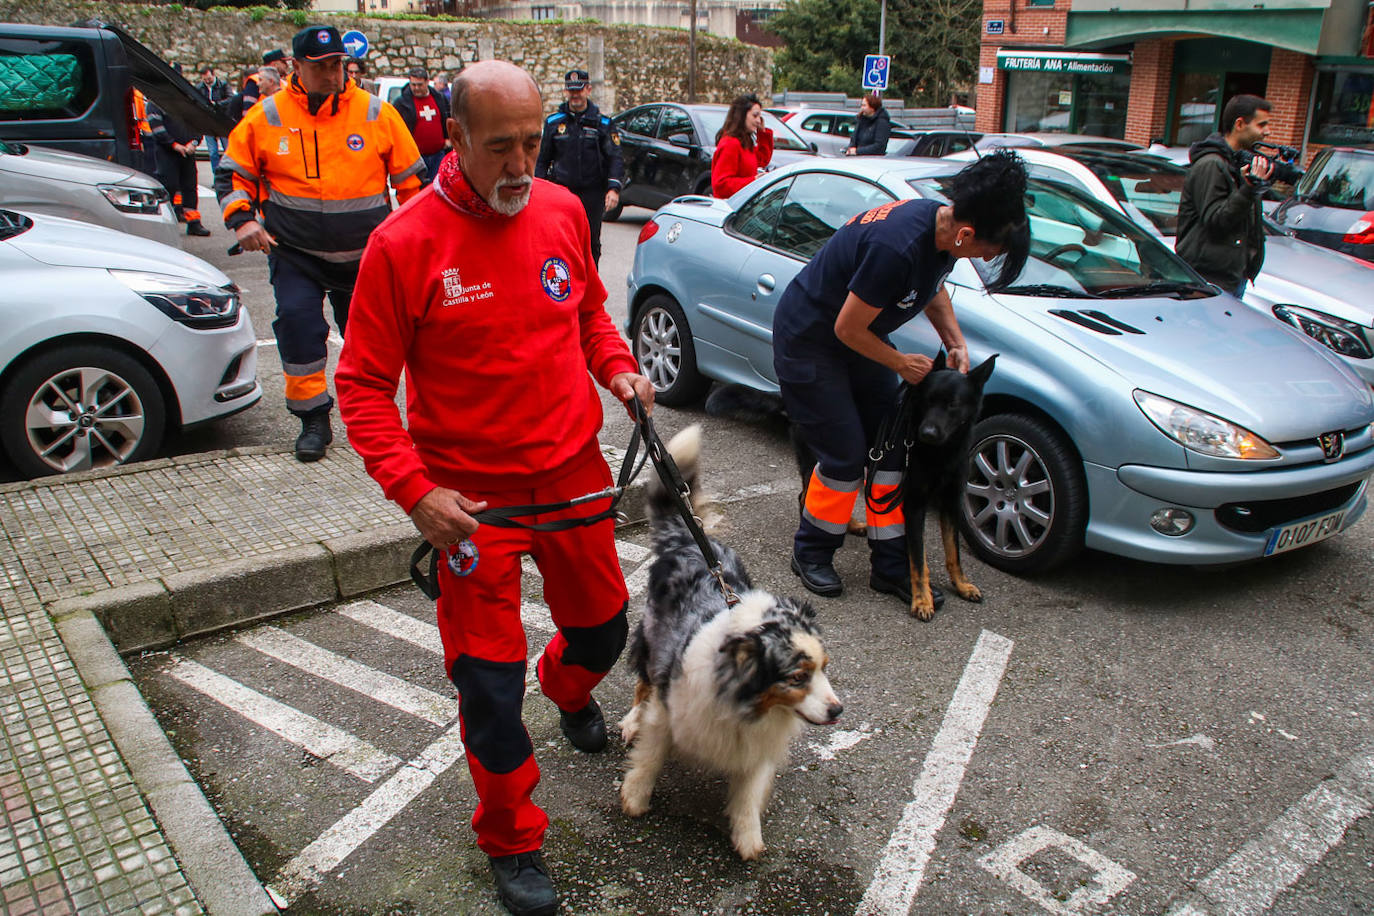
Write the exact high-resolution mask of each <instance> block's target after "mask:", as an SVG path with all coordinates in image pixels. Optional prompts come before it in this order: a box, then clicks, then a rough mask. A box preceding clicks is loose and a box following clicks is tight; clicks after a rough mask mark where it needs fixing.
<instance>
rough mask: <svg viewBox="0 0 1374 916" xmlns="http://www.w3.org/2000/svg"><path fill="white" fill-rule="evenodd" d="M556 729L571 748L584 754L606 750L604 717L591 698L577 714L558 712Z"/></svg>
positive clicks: (593, 698)
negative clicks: (560, 731)
mask: <svg viewBox="0 0 1374 916" xmlns="http://www.w3.org/2000/svg"><path fill="white" fill-rule="evenodd" d="M558 727H559V728H560V729H562V730H563V734H564V735H565V736H566V737H567V739H568V740H569V741H571V742H572V746H573V747H575V748H577V749H578V750H579V751H581V752H582V753H584V754H595V753H598V752H600V751H603V750H605V749H606V717H605V716H603V715H602V714H601V707H600V706H599V705H597V702H596V698H595V697H592V698H591V699H590V700H588V701H587V705H586V706H583V707H582V708H581V709H579V710H578V711H577V712H560V713H559V714H558Z"/></svg>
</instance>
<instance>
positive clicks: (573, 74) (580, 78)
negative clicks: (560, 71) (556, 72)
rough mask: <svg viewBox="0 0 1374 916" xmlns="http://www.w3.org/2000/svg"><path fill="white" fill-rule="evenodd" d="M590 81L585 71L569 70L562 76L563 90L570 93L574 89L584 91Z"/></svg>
mask: <svg viewBox="0 0 1374 916" xmlns="http://www.w3.org/2000/svg"><path fill="white" fill-rule="evenodd" d="M591 81H592V78H591V77H590V76H588V75H587V71H586V70H569V71H568V72H567V73H566V74H565V75H564V76H563V88H564V89H567V90H568V91H570V92H571V91H572V90H574V89H586V88H587V86H589V85H590V84H591Z"/></svg>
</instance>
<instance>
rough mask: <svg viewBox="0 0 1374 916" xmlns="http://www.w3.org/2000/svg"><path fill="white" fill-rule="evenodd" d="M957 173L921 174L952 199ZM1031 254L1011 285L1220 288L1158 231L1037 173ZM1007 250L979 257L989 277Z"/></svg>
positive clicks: (1189, 292) (1031, 188)
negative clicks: (1156, 234)
mask: <svg viewBox="0 0 1374 916" xmlns="http://www.w3.org/2000/svg"><path fill="white" fill-rule="evenodd" d="M949 181H950V177H949V176H946V177H941V178H923V179H914V180H912V181H911V182H910V184H911V186H912V187H913V188H914V189H915V190H916V191H917V192H918V193H920V195H921V196H922V197H933V198H936V199H940V200H945V199H947V198H946V197H945V194H944V190H943V189H944V187H945V186H947V184H948V182H949ZM1026 215H1027V216H1028V217H1029V218H1030V234H1031V243H1030V257H1029V258H1027V259H1026V266H1025V267H1024V268H1023V269H1022V271H1021V273H1020V274H1019V275H1018V276H1017V278H1016V279H1015V280H1013V281H1012V282H1011V284H1010V285H1009V286H1007V287H1006V288H1004V290H1003V291H1004V292H1006V293H1010V294H1018V293H1019V294H1023V295H1034V296H1059V297H1064V298H1081V299H1092V298H1099V297H1122V298H1130V297H1137V296H1142V297H1143V296H1157V295H1177V296H1183V297H1198V296H1212V295H1215V290H1214V289H1213V288H1212V287H1211V286H1210V285H1209V284H1208V283H1207V282H1206V281H1205V280H1203V279H1202V278H1201V277H1199V276H1198V275H1197V274H1196V273H1194V272H1193V270H1192V268H1190V267H1189V266H1188V265H1187V264H1185V263H1184V262H1183V261H1182V260H1180V259H1179V257H1178V256H1177V255H1176V254H1174V253H1173V252H1172V251H1170V250H1169V249H1168V248H1167V247H1165V246H1164V245H1163V244H1162V243H1161V242H1160V241H1159V240H1158V239H1156V238H1155V237H1154V236H1153V235H1151V234H1150V233H1149V232H1147V231H1146V230H1145V229H1144V228H1142V227H1140V226H1137V225H1136V224H1135V223H1134V222H1132V221H1131V220H1130V219H1128V218H1127V217H1126V216H1124V215H1122V214H1121V213H1118V212H1117V211H1116V210H1114V209H1112V208H1110V207H1108V206H1105V205H1104V204H1101V203H1098V202H1097V201H1095V200H1092V199H1091V198H1089V197H1088V196H1087V195H1085V194H1082V193H1080V192H1078V191H1075V190H1073V189H1072V188H1068V187H1065V186H1064V185H1060V184H1057V183H1053V182H1046V181H1041V180H1038V179H1031V180H1030V182H1029V184H1028V191H1027V194H1026ZM1000 260H1001V259H1000V258H995V259H993V260H992V261H980V260H974V261H973V266H974V268H975V269H976V270H977V271H978V275H979V276H980V277H981V278H982V280H983V282H984V283H986V284H991V283H992V281H993V279H994V278H995V277H996V276H997V275H998V272H999V271H1000V269H1001V263H1000Z"/></svg>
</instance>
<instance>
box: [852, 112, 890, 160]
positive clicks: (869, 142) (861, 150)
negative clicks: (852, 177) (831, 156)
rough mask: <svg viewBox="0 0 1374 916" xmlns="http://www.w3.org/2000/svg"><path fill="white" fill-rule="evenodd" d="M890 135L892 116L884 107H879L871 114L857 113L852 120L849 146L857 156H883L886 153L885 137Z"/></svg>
mask: <svg viewBox="0 0 1374 916" xmlns="http://www.w3.org/2000/svg"><path fill="white" fill-rule="evenodd" d="M891 135H892V118H891V117H889V116H888V113H887V109H886V108H879V109H878V110H877V112H876V113H874V114H873V115H859V116H858V118H856V119H855V120H854V136H852V137H850V138H849V147H850V149H852V150H854V153H855V155H858V156H883V155H886V154H887V139H888V137H890V136H891Z"/></svg>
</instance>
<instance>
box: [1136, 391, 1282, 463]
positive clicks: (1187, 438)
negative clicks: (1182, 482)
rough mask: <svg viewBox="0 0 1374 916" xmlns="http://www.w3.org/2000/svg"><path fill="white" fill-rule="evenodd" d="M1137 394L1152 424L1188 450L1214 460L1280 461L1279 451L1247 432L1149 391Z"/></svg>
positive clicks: (1142, 409) (1232, 424) (1140, 404)
mask: <svg viewBox="0 0 1374 916" xmlns="http://www.w3.org/2000/svg"><path fill="white" fill-rule="evenodd" d="M1134 394H1135V402H1136V404H1137V405H1139V407H1140V409H1141V411H1142V412H1143V413H1144V414H1145V416H1146V417H1148V418H1149V420H1150V422H1151V423H1153V424H1154V425H1155V426H1158V427H1159V430H1160V432H1162V433H1164V435H1166V436H1168V437H1169V438H1170V439H1173V440H1174V441H1175V442H1177V443H1178V444H1179V445H1181V446H1183V447H1184V448H1186V449H1191V450H1192V451H1195V452H1197V453H1198V454H1200V455H1210V456H1212V457H1213V458H1246V459H1251V460H1256V461H1262V460H1266V459H1272V458H1277V457H1279V453H1278V449H1276V448H1274V447H1273V446H1272V445H1270V444H1269V443H1268V442H1265V441H1264V440H1263V439H1261V438H1260V437H1259V436H1257V435H1255V434H1254V433H1252V432H1250V430H1248V429H1245V428H1243V427H1240V426H1237V425H1236V424H1234V423H1230V422H1228V421H1226V420H1223V419H1221V418H1220V417H1214V416H1212V415H1211V414H1209V413H1207V412H1205V411H1202V410H1198V409H1197V408H1196V407H1189V406H1188V405H1187V404H1180V403H1179V402H1178V401H1171V400H1169V399H1168V398H1162V397H1160V396H1159V395H1157V394H1150V392H1148V391H1141V390H1139V389H1136V391H1135V392H1134Z"/></svg>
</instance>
